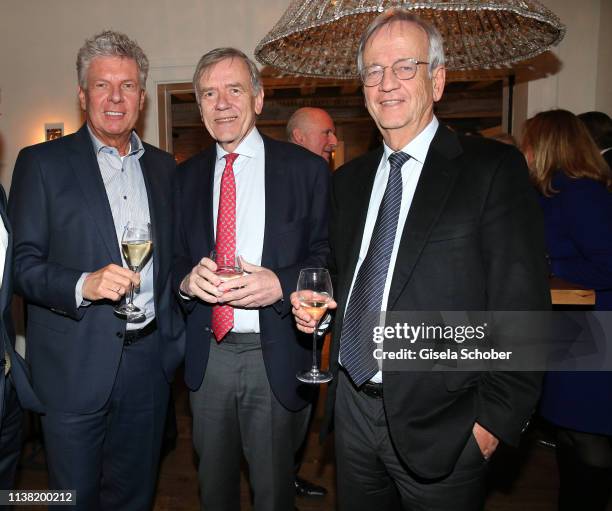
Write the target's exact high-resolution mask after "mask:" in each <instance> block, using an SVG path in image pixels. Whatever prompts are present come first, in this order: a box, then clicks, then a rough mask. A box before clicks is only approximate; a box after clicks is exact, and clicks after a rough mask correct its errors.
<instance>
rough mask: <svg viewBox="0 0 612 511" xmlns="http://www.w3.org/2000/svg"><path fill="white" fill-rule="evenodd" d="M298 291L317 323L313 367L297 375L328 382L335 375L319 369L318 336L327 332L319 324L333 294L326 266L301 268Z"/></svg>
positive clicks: (307, 379) (313, 344)
mask: <svg viewBox="0 0 612 511" xmlns="http://www.w3.org/2000/svg"><path fill="white" fill-rule="evenodd" d="M297 293H298V299H299V301H300V306H301V307H302V308H303V309H304V310H305V311H306V312H308V314H310V315H311V316H312V317H313V319H314V320H315V321H316V322H317V324H316V325H315V329H314V332H312V367H311V368H310V370H308V371H301V372H299V373H298V374H297V375H296V376H297V379H298V380H300V381H301V382H303V383H312V384H320V383H327V382H328V381H331V379H332V378H333V375H332V374H331V373H330V372H329V371H321V370H319V364H318V362H317V336H318V335H319V334H321V335H322V334H323V333H324V332H325V329H319V324H320V322H321V318H323V316H324V315H325V312H326V311H327V304H328V303H329V301H330V300H331V299H332V295H333V290H332V284H331V277H330V276H329V272H328V271H327V270H326V269H325V268H305V269H303V270H301V271H300V277H299V278H298V283H297Z"/></svg>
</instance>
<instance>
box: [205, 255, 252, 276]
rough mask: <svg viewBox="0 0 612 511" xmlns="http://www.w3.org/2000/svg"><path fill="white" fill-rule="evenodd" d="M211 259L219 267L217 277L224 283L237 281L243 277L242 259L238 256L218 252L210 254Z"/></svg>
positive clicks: (216, 272)
mask: <svg viewBox="0 0 612 511" xmlns="http://www.w3.org/2000/svg"><path fill="white" fill-rule="evenodd" d="M210 258H211V259H212V260H213V261H214V262H215V264H216V265H217V270H216V271H215V275H217V277H219V278H220V279H221V281H222V282H226V281H228V280H232V279H237V278H238V277H242V275H243V274H244V269H243V268H242V259H241V258H240V256H237V255H228V254H220V253H218V252H216V251H214V250H213V251H212V252H211V253H210Z"/></svg>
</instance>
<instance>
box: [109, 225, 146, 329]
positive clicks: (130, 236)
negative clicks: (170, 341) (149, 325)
mask: <svg viewBox="0 0 612 511" xmlns="http://www.w3.org/2000/svg"><path fill="white" fill-rule="evenodd" d="M121 252H122V253H123V258H124V259H125V262H126V263H127V265H128V268H129V269H130V270H132V271H134V272H140V270H142V269H143V268H144V266H145V265H146V264H147V262H148V261H149V258H150V257H151V253H152V252H153V241H152V239H151V224H149V223H137V222H128V223H127V225H126V226H125V229H124V230H123V236H122V238H121ZM115 313H116V314H117V315H119V316H121V317H123V318H126V319H127V320H128V322H130V323H137V322H139V321H143V320H144V319H145V318H146V310H145V309H139V308H138V307H136V305H134V286H133V285H131V284H130V287H129V289H128V295H127V299H126V303H124V304H123V305H120V306H119V307H116V308H115Z"/></svg>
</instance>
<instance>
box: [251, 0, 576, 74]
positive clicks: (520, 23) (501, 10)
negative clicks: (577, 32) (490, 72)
mask: <svg viewBox="0 0 612 511" xmlns="http://www.w3.org/2000/svg"><path fill="white" fill-rule="evenodd" d="M390 7H402V8H404V9H406V10H409V11H412V12H414V14H417V15H418V16H420V17H421V18H423V19H425V20H427V21H429V22H430V23H432V24H433V25H435V26H436V27H437V29H438V30H439V31H440V33H441V34H442V37H443V38H444V50H445V53H446V68H447V69H448V70H450V71H459V70H474V69H492V68H500V67H504V66H510V65H511V64H512V63H515V62H518V61H521V60H525V59H528V58H531V57H534V56H536V55H538V54H540V53H542V52H544V51H546V50H548V49H550V48H551V47H552V46H554V45H556V44H558V43H559V41H561V39H563V36H564V35H565V26H564V25H563V24H562V23H561V22H560V20H559V18H557V16H556V15H555V14H554V13H552V12H551V11H550V10H549V9H547V8H546V7H544V6H543V5H542V4H541V3H540V2H538V1H536V0H429V1H423V0H421V1H416V0H403V1H402V0H292V2H291V4H290V5H289V7H288V8H287V10H286V11H285V13H284V14H283V16H282V17H281V19H280V20H279V21H278V23H277V24H276V25H275V26H274V28H273V29H272V30H271V31H270V32H269V33H268V34H267V35H266V36H265V37H264V38H263V39H262V40H261V41H260V43H259V44H258V45H257V47H256V48H255V56H256V57H257V60H259V62H261V63H262V64H267V65H271V66H274V67H276V68H279V69H281V70H283V71H285V72H287V73H292V74H298V75H303V76H313V77H327V78H355V77H357V75H358V74H357V63H356V56H357V46H358V44H359V39H360V37H361V35H362V34H363V32H364V31H365V29H366V28H367V26H368V25H369V24H370V22H371V21H372V20H373V19H374V18H375V17H376V16H378V15H379V14H380V13H381V12H383V11H385V10H386V9H388V8H390Z"/></svg>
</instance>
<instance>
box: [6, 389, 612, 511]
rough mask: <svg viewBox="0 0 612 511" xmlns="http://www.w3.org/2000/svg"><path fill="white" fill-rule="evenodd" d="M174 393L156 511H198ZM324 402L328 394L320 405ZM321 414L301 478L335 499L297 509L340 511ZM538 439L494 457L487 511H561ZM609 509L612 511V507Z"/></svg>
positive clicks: (27, 458) (28, 464)
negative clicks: (172, 429) (170, 441)
mask: <svg viewBox="0 0 612 511" xmlns="http://www.w3.org/2000/svg"><path fill="white" fill-rule="evenodd" d="M174 394H175V399H176V411H177V422H178V433H179V435H178V440H177V445H176V449H175V450H173V451H172V452H170V453H169V454H168V455H167V456H166V457H165V458H164V460H163V462H162V466H161V471H160V477H159V486H158V490H157V497H156V501H155V508H154V509H155V511H196V510H198V509H199V506H198V485H197V478H196V465H195V458H194V454H193V449H192V446H191V417H190V412H189V403H188V393H187V390H186V389H185V387H184V385H183V384H182V382H181V380H180V379H178V380H177V383H176V384H175V388H174ZM323 401H324V394H323V393H322V395H321V399H320V400H319V402H320V403H322V402H323ZM319 408H321V406H320V407H319ZM320 415H321V410H320V409H319V410H318V418H317V419H316V420H315V424H314V428H313V430H312V431H311V432H310V436H309V441H308V446H307V450H306V454H305V460H304V464H303V466H302V472H301V475H302V476H303V477H305V478H306V479H308V480H311V481H314V482H317V483H319V484H322V485H323V486H325V487H326V488H328V490H329V494H328V495H327V497H325V498H323V499H304V498H300V499H297V501H296V506H297V508H298V509H299V510H300V511H334V510H335V492H334V478H335V470H334V462H333V439H329V440H328V441H327V443H326V444H324V445H319V443H318V437H317V433H316V431H315V430H316V429H317V426H318V422H320ZM538 435H539V433H538V432H531V433H528V434H527V436H526V437H525V442H524V445H523V446H522V448H521V449H520V450H518V451H515V450H506V451H500V452H499V453H497V454H496V456H495V457H494V458H493V460H492V462H491V465H490V478H489V479H490V488H491V490H490V493H489V497H488V499H487V505H486V510H487V511H509V510H526V511H554V510H555V509H556V490H557V473H556V467H555V455H554V450H553V449H551V448H549V447H544V446H542V445H539V444H538V443H537V442H536V436H538ZM33 447H34V445H33V443H32V442H28V443H27V444H26V449H25V451H24V453H23V456H22V467H21V468H20V470H19V474H18V482H17V487H18V488H19V489H44V488H45V487H46V482H47V475H46V470H45V466H44V453H42V452H41V451H40V450H38V451H36V450H34V452H33ZM242 502H243V511H250V509H251V506H250V504H249V491H248V485H247V481H246V477H243V485H242ZM18 509H20V510H23V511H27V510H31V511H38V510H40V509H41V507H40V506H39V507H27V506H24V507H19V508H18ZM609 509H610V510H612V506H610V507H609ZM288 511H290V510H288ZM381 511H384V510H381ZM389 511H392V510H389Z"/></svg>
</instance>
